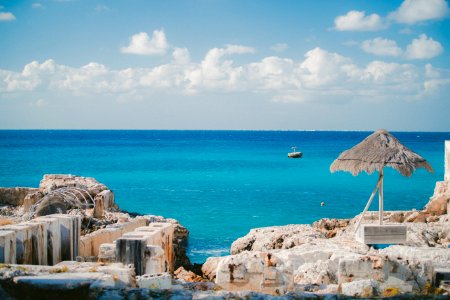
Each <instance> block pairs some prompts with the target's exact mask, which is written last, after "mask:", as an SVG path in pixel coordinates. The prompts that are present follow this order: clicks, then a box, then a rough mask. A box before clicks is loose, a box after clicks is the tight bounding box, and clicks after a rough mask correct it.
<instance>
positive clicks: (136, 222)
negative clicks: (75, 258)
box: [79, 217, 148, 257]
mask: <svg viewBox="0 0 450 300" xmlns="http://www.w3.org/2000/svg"><path fill="white" fill-rule="evenodd" d="M147 224H148V220H147V219H146V218H141V217H138V218H135V219H132V220H130V221H128V222H124V223H117V224H114V225H109V226H108V227H106V228H103V229H100V230H97V231H94V232H92V233H90V234H87V235H85V236H82V237H81V241H80V247H79V255H80V256H83V257H90V256H95V257H97V256H98V253H99V252H98V251H99V248H100V245H101V244H106V243H112V242H114V241H115V240H117V239H118V238H120V237H121V236H122V235H124V234H125V233H127V232H131V231H133V230H135V229H136V228H138V227H142V226H147Z"/></svg>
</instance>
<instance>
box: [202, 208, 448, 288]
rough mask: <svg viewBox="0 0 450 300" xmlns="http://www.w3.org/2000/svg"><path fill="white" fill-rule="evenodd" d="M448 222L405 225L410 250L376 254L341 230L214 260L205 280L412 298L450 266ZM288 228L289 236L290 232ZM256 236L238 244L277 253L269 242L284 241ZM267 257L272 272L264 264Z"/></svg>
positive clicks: (270, 233)
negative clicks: (246, 243)
mask: <svg viewBox="0 0 450 300" xmlns="http://www.w3.org/2000/svg"><path fill="white" fill-rule="evenodd" d="M392 215H393V214H391V216H392ZM448 221H449V220H448V217H447V216H441V217H439V218H438V219H437V220H436V221H435V222H433V223H428V224H425V223H410V224H407V226H408V230H409V228H412V230H411V231H412V235H411V236H412V237H413V239H414V241H409V243H411V244H415V245H411V246H409V245H404V246H391V247H388V248H386V249H383V250H375V249H373V248H370V247H368V246H366V245H365V244H362V243H359V242H357V241H355V240H354V235H353V233H352V232H351V231H350V232H345V229H343V230H342V232H340V233H339V235H338V236H336V237H334V238H325V237H323V238H322V237H320V238H316V239H314V240H312V241H310V242H309V243H304V244H300V245H298V246H295V247H293V248H290V249H268V250H264V251H250V252H249V251H243V252H241V253H238V254H236V255H231V256H228V257H225V258H217V259H216V258H213V259H212V260H211V261H210V262H208V263H207V264H205V266H204V267H203V268H204V269H205V270H206V271H207V272H208V274H213V275H209V276H211V277H214V274H217V278H216V283H217V284H218V285H220V286H221V287H223V288H224V289H226V290H231V291H240V290H245V289H249V290H253V291H258V292H265V293H270V294H278V293H284V292H289V291H312V292H314V293H323V291H324V290H327V286H328V285H330V290H332V289H336V286H337V285H340V290H341V289H343V290H344V292H343V293H344V294H345V295H350V296H354V295H362V294H364V295H382V294H383V293H385V292H386V291H387V292H389V291H392V290H393V291H398V292H399V293H410V292H414V293H416V292H420V291H422V290H424V289H425V288H426V285H427V284H431V282H432V275H433V269H434V268H435V267H446V266H449V265H450V256H449V255H450V249H449V248H446V247H445V248H444V245H443V244H442V243H443V242H442V241H443V240H444V239H445V238H446V236H447V235H446V233H445V234H444V233H443V232H445V231H446V230H450V226H448V225H449V224H450V223H449V222H448ZM351 223H352V222H351ZM353 223H354V222H353ZM286 227H287V228H288V230H287V231H289V230H290V229H291V228H292V227H291V226H286ZM446 228H448V229H446ZM258 231H259V232H263V233H264V234H263V235H257V234H255V233H254V232H255V231H251V232H250V233H249V236H250V237H251V239H241V240H246V241H248V240H251V241H252V242H251V243H252V247H253V245H254V244H257V245H263V246H262V247H261V248H265V249H267V248H268V245H272V247H274V248H275V247H279V244H278V245H277V244H276V243H275V244H274V243H272V242H271V241H276V240H277V235H279V234H281V235H282V236H283V237H285V235H284V234H283V231H282V228H280V227H275V228H271V227H269V228H264V230H258ZM305 234H306V235H308V236H309V235H310V232H309V231H308V230H306V232H305ZM434 234H436V236H437V237H436V238H434V237H433V236H434ZM296 235H300V236H297V237H294V238H298V240H304V238H303V237H301V235H302V233H301V232H298V233H296ZM408 236H409V234H408ZM419 237H420V238H419ZM258 239H262V241H261V242H259V241H258ZM428 239H433V240H434V246H435V247H434V248H430V247H429V246H428V245H427V240H428ZM441 242H442V243H441ZM428 243H430V241H428ZM243 244H244V243H243ZM269 255H270V256H271V259H270V267H268V264H267V257H268V256H269ZM216 266H217V267H216ZM214 268H215V270H216V272H214ZM211 269H213V270H211ZM264 276H266V277H267V278H265V277H264ZM266 279H271V280H272V282H271V284H264V282H265V280H266ZM368 280H369V281H368ZM370 280H372V281H370ZM266 282H268V281H266ZM353 282H358V283H353ZM348 283H352V284H348Z"/></svg>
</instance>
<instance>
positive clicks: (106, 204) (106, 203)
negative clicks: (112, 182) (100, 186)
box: [94, 190, 114, 210]
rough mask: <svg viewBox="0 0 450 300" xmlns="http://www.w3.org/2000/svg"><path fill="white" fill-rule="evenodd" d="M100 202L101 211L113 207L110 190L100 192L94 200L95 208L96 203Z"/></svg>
mask: <svg viewBox="0 0 450 300" xmlns="http://www.w3.org/2000/svg"><path fill="white" fill-rule="evenodd" d="M100 200H101V202H102V205H103V209H105V210H109V209H111V208H112V207H113V206H114V193H113V192H112V191H111V190H105V191H101V192H100V193H98V194H97V195H96V196H95V198H94V201H95V203H96V206H97V201H100Z"/></svg>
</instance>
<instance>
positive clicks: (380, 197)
mask: <svg viewBox="0 0 450 300" xmlns="http://www.w3.org/2000/svg"><path fill="white" fill-rule="evenodd" d="M383 177H384V175H383V168H381V170H380V180H381V181H380V190H379V191H378V218H379V223H380V225H383V211H384V207H383Z"/></svg>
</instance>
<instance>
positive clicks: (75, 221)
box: [49, 214, 81, 260]
mask: <svg viewBox="0 0 450 300" xmlns="http://www.w3.org/2000/svg"><path fill="white" fill-rule="evenodd" d="M49 217H52V218H56V219H58V221H59V230H60V235H61V260H75V259H76V257H77V256H78V249H79V244H80V234H81V218H80V217H79V216H74V215H67V214H54V215H49Z"/></svg>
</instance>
